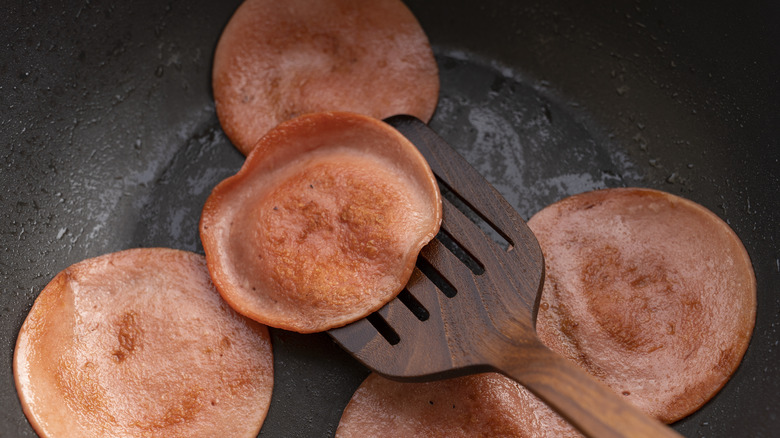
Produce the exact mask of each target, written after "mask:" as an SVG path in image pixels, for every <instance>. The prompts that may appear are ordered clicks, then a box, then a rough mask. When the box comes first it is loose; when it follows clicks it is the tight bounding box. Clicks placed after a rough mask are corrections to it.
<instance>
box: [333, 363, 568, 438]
mask: <svg viewBox="0 0 780 438" xmlns="http://www.w3.org/2000/svg"><path fill="white" fill-rule="evenodd" d="M580 436H581V435H580V434H579V433H578V432H577V431H576V430H575V429H574V428H573V427H572V426H570V425H568V424H567V423H566V422H565V421H564V420H563V419H562V418H561V417H560V416H558V414H556V413H555V412H553V411H552V409H550V408H549V407H547V405H545V404H544V403H542V401H541V400H539V399H538V398H536V397H535V396H534V395H533V394H531V393H530V392H529V391H528V390H526V389H525V388H523V387H522V386H520V385H519V384H517V383H516V382H515V381H513V380H511V379H509V378H507V377H504V376H503V375H501V374H497V373H485V374H476V375H472V376H465V377H459V378H456V379H448V380H439V381H435V382H427V383H400V382H395V381H392V380H388V379H385V378H384V377H381V376H380V375H378V374H371V375H369V376H368V378H367V379H366V380H365V381H363V383H362V384H361V385H360V387H359V388H358V389H357V391H355V394H354V395H353V396H352V399H351V400H350V402H349V404H348V405H347V407H346V409H345V410H344V413H343V415H342V416H341V420H340V421H339V426H338V429H337V430H336V438H380V437H419V438H425V437H448V438H472V437H485V438H488V437H490V438H495V437H507V438H509V437H524V438H567V437H572V438H573V437H580Z"/></svg>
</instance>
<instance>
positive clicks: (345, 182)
mask: <svg viewBox="0 0 780 438" xmlns="http://www.w3.org/2000/svg"><path fill="white" fill-rule="evenodd" d="M440 223H441V197H440V194H439V189H438V186H437V184H436V180H435V177H434V176H433V173H432V172H431V169H430V167H429V166H428V163H426V161H425V159H424V158H423V157H422V155H421V154H420V153H419V151H418V150H417V149H416V148H415V147H414V145H412V144H411V143H410V142H409V141H408V140H407V139H406V138H404V137H403V136H402V135H401V134H400V133H398V131H396V130H395V129H393V128H392V127H390V126H389V125H387V124H385V123H384V122H381V121H379V120H376V119H373V118H371V117H367V116H362V115H357V114H352V113H340V112H336V113H316V114H310V115H306V116H301V117H298V118H296V119H293V120H290V121H288V122H285V123H282V124H281V125H279V126H277V127H276V128H274V129H273V130H272V131H271V132H269V133H268V134H267V135H266V136H265V137H263V138H262V139H261V140H260V142H259V143H258V145H257V147H256V148H255V150H254V151H253V152H252V153H251V154H250V155H249V156H248V157H247V160H246V161H245V163H244V165H243V167H242V168H241V170H240V171H239V172H238V173H237V174H236V175H234V176H232V177H230V178H228V179H226V180H225V181H223V182H221V183H220V184H219V185H218V186H217V187H216V188H215V189H214V191H213V192H212V193H211V195H210V196H209V198H208V200H207V201H206V204H205V206H204V208H203V214H202V216H201V223H200V234H201V240H202V242H203V247H204V249H205V251H206V260H207V261H208V266H209V271H210V272H211V276H212V278H213V280H214V283H215V285H216V286H217V289H218V290H219V291H220V293H221V294H222V296H223V297H224V298H225V300H226V301H227V302H228V303H230V305H231V306H233V308H235V309H236V310H237V311H238V312H240V313H242V314H244V315H246V316H249V317H250V318H252V319H255V320H256V321H259V322H261V323H263V324H266V325H269V326H273V327H278V328H282V329H286V330H292V331H297V332H301V333H308V332H317V331H324V330H327V329H330V328H333V327H338V326H341V325H344V324H347V323H349V322H352V321H355V320H357V319H359V318H362V317H364V316H366V315H368V314H369V313H371V312H373V311H374V310H376V309H378V308H379V307H381V306H382V305H384V304H385V303H387V302H388V301H389V300H391V299H392V298H393V297H394V296H396V295H397V294H398V292H400V291H401V289H403V287H404V285H405V284H406V282H407V281H408V279H409V277H410V275H411V272H412V269H413V268H414V263H415V260H416V258H417V254H418V253H419V251H420V249H421V248H422V247H423V245H425V244H426V243H427V242H428V241H430V240H431V239H432V238H433V237H434V236H435V235H436V233H437V231H438V229H439V225H440Z"/></svg>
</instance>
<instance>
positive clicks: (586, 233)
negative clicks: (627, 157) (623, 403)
mask: <svg viewBox="0 0 780 438" xmlns="http://www.w3.org/2000/svg"><path fill="white" fill-rule="evenodd" d="M528 226H529V227H530V228H531V229H532V230H533V232H534V233H535V234H536V236H537V238H538V240H539V243H540V245H541V248H542V252H543V253H544V256H545V264H546V275H545V283H544V290H543V293H542V298H541V304H540V310H539V315H538V319H537V331H538V333H539V336H540V338H541V339H542V341H543V342H544V343H545V344H546V345H548V346H549V347H550V348H552V349H553V350H555V351H557V352H559V353H561V354H563V355H564V356H566V357H568V358H569V359H571V360H573V361H575V362H576V363H578V364H579V365H580V366H582V367H583V368H585V369H586V370H587V371H588V372H590V373H591V374H592V375H594V376H596V377H598V378H599V379H601V380H602V381H603V382H605V383H606V384H607V385H608V386H610V387H611V388H612V389H613V390H615V391H616V392H617V393H618V394H623V395H624V396H625V397H626V399H627V400H629V401H630V402H632V403H633V404H634V405H636V406H637V407H639V408H640V409H641V410H643V411H644V412H645V413H647V414H649V415H652V416H655V417H657V418H658V419H660V420H662V421H665V422H668V423H670V422H673V421H676V420H678V419H680V418H682V417H685V416H687V415H689V414H690V413H692V412H693V411H695V410H697V409H698V408H699V407H701V406H702V405H703V404H704V403H705V402H706V401H707V400H709V399H710V398H711V397H712V396H713V395H714V394H715V393H716V392H717V391H718V390H719V389H720V388H721V387H722V386H723V385H724V384H725V383H726V381H727V380H728V379H729V378H730V376H731V375H732V373H733V372H734V371H735V370H736V368H737V366H738V365H739V363H740V361H741V359H742V356H743V354H744V352H745V350H746V349H747V346H748V343H749V341H750V337H751V335H752V332H753V326H754V323H755V314H756V282H755V275H754V273H753V268H752V265H751V263H750V259H749V257H748V254H747V252H746V251H745V248H744V247H743V246H742V243H741V241H740V240H739V238H738V237H737V235H736V234H735V233H734V232H733V231H732V230H731V229H730V228H729V227H728V225H726V223H725V222H723V221H722V220H721V219H720V218H718V217H717V216H716V215H715V214H714V213H712V212H710V211H709V210H707V209H706V208H704V207H702V206H701V205H698V204H696V203H694V202H692V201H689V200H686V199H683V198H680V197H677V196H674V195H671V194H668V193H664V192H660V191H656V190H649V189H607V190H599V191H593V192H587V193H583V194H579V195H575V196H572V197H569V198H566V199H564V200H562V201H559V202H557V203H555V204H552V205H550V206H548V207H546V208H545V209H543V210H542V211H540V212H539V213H537V214H536V215H534V216H533V217H532V218H531V219H530V220H529V221H528Z"/></svg>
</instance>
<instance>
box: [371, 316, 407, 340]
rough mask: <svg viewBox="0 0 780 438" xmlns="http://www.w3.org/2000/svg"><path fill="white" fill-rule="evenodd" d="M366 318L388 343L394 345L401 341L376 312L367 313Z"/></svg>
mask: <svg viewBox="0 0 780 438" xmlns="http://www.w3.org/2000/svg"><path fill="white" fill-rule="evenodd" d="M366 319H367V320H368V322H370V323H371V325H373V326H374V328H375V329H376V331H377V332H379V334H380V335H382V337H383V338H385V340H386V341H387V342H388V343H389V344H390V345H396V344H398V343H399V342H401V337H400V336H398V333H397V332H396V331H395V329H393V327H391V326H390V324H388V323H387V321H385V319H384V318H383V317H382V315H380V314H379V313H378V312H374V313H372V314H370V315H368V316H367V317H366Z"/></svg>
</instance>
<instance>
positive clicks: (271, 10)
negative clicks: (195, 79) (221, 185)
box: [212, 0, 439, 155]
mask: <svg viewBox="0 0 780 438" xmlns="http://www.w3.org/2000/svg"><path fill="white" fill-rule="evenodd" d="M212 85H213V92H214V100H215V102H216V109H217V115H218V117H219V120H220V123H221V125H222V128H223V129H224V131H225V133H226V134H227V136H228V137H229V138H230V140H231V141H232V142H233V143H234V144H235V145H236V146H237V147H238V149H239V150H240V151H241V152H242V153H244V155H247V154H248V153H249V151H250V150H251V149H252V148H253V147H254V145H255V143H256V142H257V140H259V139H260V137H262V136H263V135H264V134H265V133H266V132H268V131H269V130H270V129H271V128H273V127H274V126H276V125H277V124H279V123H280V122H282V121H285V120H288V119H291V118H294V117H295V116H298V115H301V114H305V113H311V112H320V111H350V112H356V113H360V114H365V115H368V116H372V117H376V118H380V119H382V118H386V117H389V116H392V115H396V114H410V115H413V116H416V117H417V118H420V119H422V120H424V121H427V120H429V119H430V118H431V116H432V115H433V112H434V109H435V108H436V102H437V100H438V94H439V77H438V68H437V66H436V61H435V59H434V57H433V51H432V50H431V47H430V44H429V43H428V38H427V37H426V36H425V33H424V32H423V30H422V28H421V27H420V24H419V23H418V22H417V20H416V18H415V17H414V16H413V15H412V13H411V12H410V11H409V9H408V8H407V7H406V6H405V5H404V4H403V3H402V2H401V1H399V0H371V1H365V0H317V1H310V0H284V1H279V0H247V1H245V2H244V3H243V4H242V5H241V6H240V7H239V8H238V9H237V10H236V12H235V14H234V15H233V17H232V18H231V19H230V22H229V23H228V24H227V26H226V27H225V30H224V31H223V33H222V36H221V37H220V40H219V43H218V45H217V49H216V51H215V54H214V66H213V72H212Z"/></svg>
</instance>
